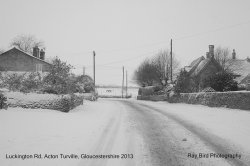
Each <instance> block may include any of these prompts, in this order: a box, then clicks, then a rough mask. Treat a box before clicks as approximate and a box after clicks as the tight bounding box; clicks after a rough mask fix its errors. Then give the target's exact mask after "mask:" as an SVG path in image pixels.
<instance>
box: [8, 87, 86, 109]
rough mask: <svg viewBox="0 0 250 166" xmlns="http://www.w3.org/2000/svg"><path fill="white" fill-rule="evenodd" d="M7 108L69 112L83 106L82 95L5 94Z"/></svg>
mask: <svg viewBox="0 0 250 166" xmlns="http://www.w3.org/2000/svg"><path fill="white" fill-rule="evenodd" d="M4 94H5V95H6V97H7V104H8V106H9V107H22V108H33V109H39V108H40V109H52V110H59V111H63V112H69V111H70V110H71V109H73V108H75V107H76V106H79V105H82V104H83V98H84V97H83V95H81V94H71V95H54V94H37V93H26V94H25V93H20V92H5V93H4Z"/></svg>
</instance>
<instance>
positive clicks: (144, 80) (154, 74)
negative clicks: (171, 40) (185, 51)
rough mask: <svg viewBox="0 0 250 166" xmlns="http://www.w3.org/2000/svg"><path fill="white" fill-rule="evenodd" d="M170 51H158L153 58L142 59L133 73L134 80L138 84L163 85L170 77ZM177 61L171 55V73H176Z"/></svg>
mask: <svg viewBox="0 0 250 166" xmlns="http://www.w3.org/2000/svg"><path fill="white" fill-rule="evenodd" d="M170 63H171V61H170V53H169V51H168V50H165V51H159V52H158V53H157V54H156V55H155V56H154V57H153V58H150V59H146V60H144V61H143V62H142V63H141V64H140V65H139V67H138V68H137V70H136V71H135V73H134V80H135V81H136V83H137V84H139V85H142V86H143V85H145V86H151V85H163V80H164V81H165V83H166V82H167V81H168V80H169V78H170V73H171V70H170ZM178 65H179V63H178V61H177V60H176V59H175V58H174V56H173V75H176V74H177V73H178V71H177V70H178Z"/></svg>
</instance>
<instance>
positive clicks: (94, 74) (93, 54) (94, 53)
mask: <svg viewBox="0 0 250 166" xmlns="http://www.w3.org/2000/svg"><path fill="white" fill-rule="evenodd" d="M93 75H94V78H93V79H94V89H95V51H93Z"/></svg>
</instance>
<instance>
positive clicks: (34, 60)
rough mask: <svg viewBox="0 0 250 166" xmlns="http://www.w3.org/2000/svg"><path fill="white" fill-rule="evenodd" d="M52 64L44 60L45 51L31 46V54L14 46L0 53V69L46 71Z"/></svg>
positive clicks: (9, 70) (8, 70)
mask: <svg viewBox="0 0 250 166" xmlns="http://www.w3.org/2000/svg"><path fill="white" fill-rule="evenodd" d="M51 66H52V64H50V63H48V62H46V61H45V52H44V50H40V49H39V48H38V47H34V48H33V55H31V54H29V53H27V52H24V51H22V50H20V49H18V48H16V47H13V48H12V49H10V50H8V51H6V52H3V53H2V54H0V71H7V72H48V71H49V70H50V67H51Z"/></svg>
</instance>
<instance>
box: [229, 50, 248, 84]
mask: <svg viewBox="0 0 250 166" xmlns="http://www.w3.org/2000/svg"><path fill="white" fill-rule="evenodd" d="M226 65H227V67H228V69H229V70H230V71H231V72H232V73H233V74H234V75H235V77H236V78H235V81H237V82H238V83H239V84H245V85H246V84H250V59H249V58H246V59H237V57H236V52H235V50H233V53H232V58H231V59H230V60H229V61H228V62H227V64H226Z"/></svg>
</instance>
